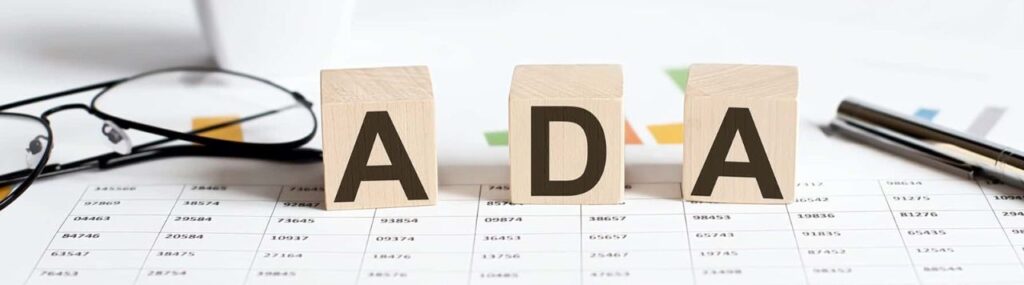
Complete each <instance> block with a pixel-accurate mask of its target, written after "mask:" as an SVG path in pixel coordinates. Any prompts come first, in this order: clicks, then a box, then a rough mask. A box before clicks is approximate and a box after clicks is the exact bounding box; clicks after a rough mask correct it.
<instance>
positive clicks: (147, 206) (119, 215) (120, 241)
mask: <svg viewBox="0 0 1024 285" xmlns="http://www.w3.org/2000/svg"><path fill="white" fill-rule="evenodd" d="M181 191H182V187H181V186H97V187H89V188H88V189H86V191H85V193H84V194H83V195H82V197H81V199H80V200H79V202H78V204H77V205H76V206H75V208H74V209H73V210H72V211H71V213H70V215H69V216H68V217H67V219H66V220H65V221H64V223H63V225H61V228H60V229H59V230H58V231H57V233H56V234H55V235H54V237H53V240H52V241H51V243H50V245H49V248H48V249H47V250H46V251H45V252H44V253H43V256H42V257H41V258H40V260H39V263H38V264H37V266H36V270H35V272H34V273H33V275H32V276H31V277H29V280H28V283H29V284H78V283H90V282H92V283H98V282H102V283H105V284H133V283H135V281H136V278H137V277H138V275H139V274H140V265H141V264H143V263H144V262H145V260H146V259H147V258H148V256H149V253H150V249H151V248H152V247H153V245H154V242H155V241H156V240H157V238H158V237H159V234H160V232H161V229H162V228H163V226H164V223H165V221H167V219H168V215H169V214H170V213H171V209H172V208H173V207H174V205H175V203H176V199H177V198H178V195H179V194H180V193H181Z"/></svg>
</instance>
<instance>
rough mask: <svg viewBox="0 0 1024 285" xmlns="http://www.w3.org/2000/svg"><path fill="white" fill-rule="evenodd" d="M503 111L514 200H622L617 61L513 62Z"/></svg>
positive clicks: (620, 83) (622, 180) (543, 202)
mask: <svg viewBox="0 0 1024 285" xmlns="http://www.w3.org/2000/svg"><path fill="white" fill-rule="evenodd" d="M508 112H509V160H510V164H511V170H512V173H511V180H512V181H511V182H512V183H511V185H510V186H511V191H512V202H513V203H525V204H615V203H619V202H620V201H622V195H623V193H622V191H623V188H624V177H623V176H624V171H625V168H624V164H623V153H624V152H623V144H624V138H623V135H624V132H623V124H622V122H623V111H622V68H621V67H620V66H618V65H520V66H517V67H516V69H515V73H514V74H513V76H512V90H511V91H510V93H509V108H508Z"/></svg>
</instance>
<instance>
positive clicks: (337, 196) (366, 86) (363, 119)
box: [320, 66, 437, 210]
mask: <svg viewBox="0 0 1024 285" xmlns="http://www.w3.org/2000/svg"><path fill="white" fill-rule="evenodd" d="M320 97H321V101H322V104H323V107H322V108H323V109H322V111H323V112H322V113H323V122H324V123H323V139H324V183H325V185H324V193H325V196H326V197H325V198H326V200H325V204H326V205H327V209H328V210H337V209H364V208H385V207H405V206H420V205H433V204H434V203H435V201H436V199H437V150H436V142H435V138H434V97H433V95H432V92H431V87H430V74H429V72H428V71H427V68H426V67H422V66H415V67H387V68H370V69H341V70H324V71H322V72H321V73H320Z"/></svg>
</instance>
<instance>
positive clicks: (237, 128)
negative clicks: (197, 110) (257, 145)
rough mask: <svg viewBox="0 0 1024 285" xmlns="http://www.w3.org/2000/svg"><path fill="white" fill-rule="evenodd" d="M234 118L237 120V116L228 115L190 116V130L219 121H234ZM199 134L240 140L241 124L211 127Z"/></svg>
mask: <svg viewBox="0 0 1024 285" xmlns="http://www.w3.org/2000/svg"><path fill="white" fill-rule="evenodd" d="M234 120H238V116H231V115H228V116H204V117H193V118H192V130H198V129H202V128H206V127H209V126H213V125H217V124H221V123H225V122H230V121H234ZM199 135H201V136H204V137H208V138H214V139H221V140H228V141H236V142H240V141H242V125H241V124H234V125H229V126H224V127H220V128H217V129H213V130H209V131H205V132H202V133H200V134H199Z"/></svg>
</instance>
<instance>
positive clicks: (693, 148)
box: [683, 64, 797, 204]
mask: <svg viewBox="0 0 1024 285" xmlns="http://www.w3.org/2000/svg"><path fill="white" fill-rule="evenodd" d="M796 92H797V69H796V67H791V66H769V65H727V64H695V65H693V66H691V67H690V76H689V79H688V81H687V83H686V98H685V112H684V117H685V119H684V122H683V124H684V125H685V126H686V128H685V137H686V143H685V144H684V145H685V146H684V149H685V151H684V153H683V195H684V198H685V199H686V200H693V201H706V202H728V203H754V204H778V203H789V202H792V201H793V188H794V187H795V186H796V185H795V181H794V180H795V175H796V174H795V167H796V130H797V114H796V112H797V108H796Z"/></svg>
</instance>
